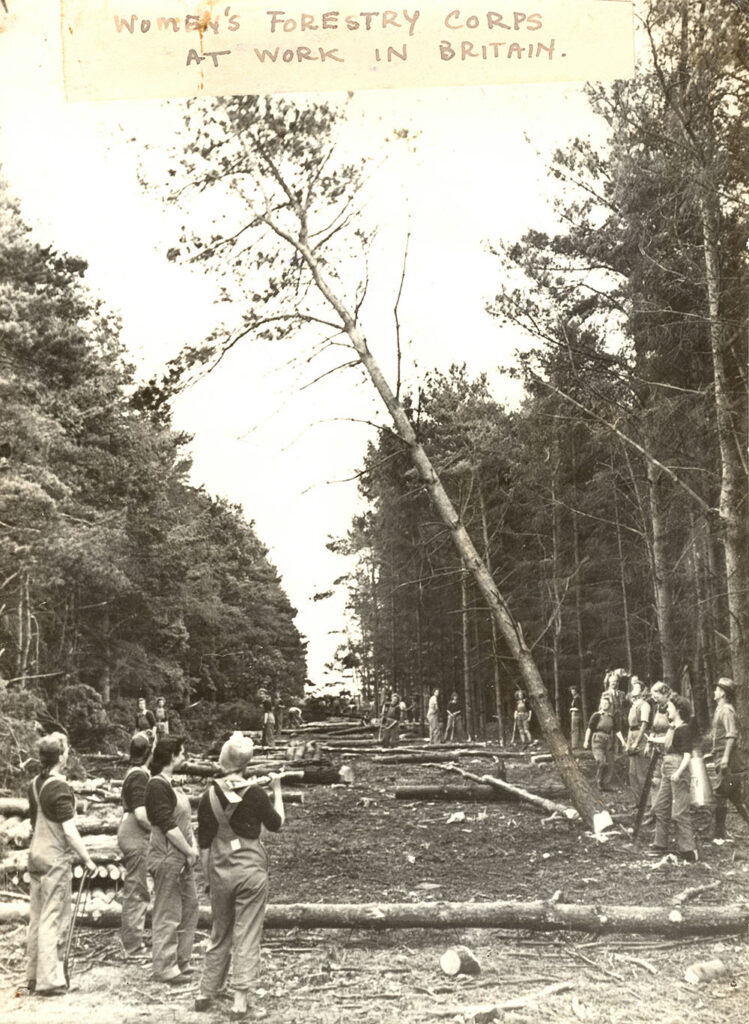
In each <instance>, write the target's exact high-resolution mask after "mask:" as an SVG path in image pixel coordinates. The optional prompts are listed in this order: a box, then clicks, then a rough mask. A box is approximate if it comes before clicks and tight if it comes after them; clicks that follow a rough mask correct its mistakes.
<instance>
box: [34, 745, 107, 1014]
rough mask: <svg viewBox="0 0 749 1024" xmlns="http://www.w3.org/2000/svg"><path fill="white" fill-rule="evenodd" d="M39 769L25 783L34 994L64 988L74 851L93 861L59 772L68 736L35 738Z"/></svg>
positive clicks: (88, 862) (69, 791) (70, 794)
mask: <svg viewBox="0 0 749 1024" xmlns="http://www.w3.org/2000/svg"><path fill="white" fill-rule="evenodd" d="M38 751H39V763H40V765H41V771H40V773H39V774H38V775H37V777H36V778H35V779H34V781H33V782H32V783H31V785H30V786H29V792H28V796H29V815H30V818H31V828H32V830H33V831H32V833H31V844H30V846H29V876H30V883H29V884H30V887H31V896H30V902H29V930H28V967H27V978H28V982H27V984H28V987H29V991H31V992H36V994H37V995H38V996H55V995H60V994H62V993H63V992H65V991H66V990H67V984H66V981H65V973H64V969H63V955H62V953H63V945H64V943H65V936H66V933H67V930H68V927H69V925H70V898H71V880H70V865H71V862H72V859H73V854H74V853H76V854H78V856H79V857H80V858H81V860H82V861H83V863H84V864H85V865H86V868H87V869H88V870H89V871H94V870H95V868H96V865H95V864H94V862H93V861H92V860H91V858H90V856H89V854H88V850H87V849H86V845H85V843H84V842H83V840H82V839H81V837H80V835H79V833H78V829H77V828H76V825H75V796H74V794H73V790H72V789H71V788H70V786H69V785H68V784H67V782H66V781H65V779H64V777H63V775H62V771H63V768H64V767H65V762H66V761H67V759H68V740H67V737H66V736H64V735H63V734H62V733H61V732H53V733H50V735H49V736H43V737H42V738H41V739H40V740H39V746H38Z"/></svg>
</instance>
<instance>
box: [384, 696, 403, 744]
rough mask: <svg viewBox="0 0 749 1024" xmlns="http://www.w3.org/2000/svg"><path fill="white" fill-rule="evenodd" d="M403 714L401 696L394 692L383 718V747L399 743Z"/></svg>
mask: <svg viewBox="0 0 749 1024" xmlns="http://www.w3.org/2000/svg"><path fill="white" fill-rule="evenodd" d="M402 714H403V712H402V711H401V700H400V697H399V696H398V694H397V693H394V694H393V696H392V697H391V698H390V703H389V704H388V706H387V707H386V708H385V714H384V715H383V718H382V726H381V732H382V740H381V742H382V745H383V747H394V746H395V745H396V744H397V743H398V739H399V737H400V723H401V717H402Z"/></svg>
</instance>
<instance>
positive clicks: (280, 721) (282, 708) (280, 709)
mask: <svg viewBox="0 0 749 1024" xmlns="http://www.w3.org/2000/svg"><path fill="white" fill-rule="evenodd" d="M275 715H276V730H277V732H278V735H279V736H280V735H281V733H282V732H283V731H284V729H285V728H286V705H285V704H284V702H283V701H282V700H279V701H278V703H277V704H276V710H275Z"/></svg>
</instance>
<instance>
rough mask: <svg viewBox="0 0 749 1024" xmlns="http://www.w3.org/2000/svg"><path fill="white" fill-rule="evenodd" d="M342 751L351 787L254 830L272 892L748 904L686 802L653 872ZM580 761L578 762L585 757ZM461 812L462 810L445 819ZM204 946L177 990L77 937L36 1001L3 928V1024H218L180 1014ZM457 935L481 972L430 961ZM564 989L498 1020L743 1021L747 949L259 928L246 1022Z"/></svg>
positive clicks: (443, 1010)
mask: <svg viewBox="0 0 749 1024" xmlns="http://www.w3.org/2000/svg"><path fill="white" fill-rule="evenodd" d="M346 760H347V761H348V763H350V764H352V765H353V767H354V769H355V771H356V782H355V784H354V785H353V786H351V787H326V786H317V787H308V788H307V790H306V792H305V803H304V804H302V805H298V804H296V805H290V806H288V808H287V821H286V826H285V828H284V829H283V831H282V832H281V833H280V834H279V835H269V836H267V837H266V845H267V847H268V850H269V854H270V859H271V895H270V900H271V902H273V903H291V902H305V903H306V902H321V903H328V902H336V903H341V902H354V903H355V902H376V901H381V902H425V901H430V900H440V901H441V900H476V901H489V900H496V899H513V900H519V901H524V900H525V901H530V900H536V899H549V898H551V897H552V896H553V895H554V894H556V893H558V892H560V893H561V896H560V897H559V898H560V899H561V901H562V902H569V903H603V904H636V905H663V906H666V905H669V904H670V903H671V901H672V899H673V897H674V896H675V895H676V894H677V893H679V892H682V891H683V890H684V889H686V888H688V887H691V886H699V885H704V884H707V883H711V882H715V881H719V882H720V885H719V887H718V888H717V889H713V890H711V891H709V892H706V893H703V894H700V895H698V896H696V897H695V898H694V900H693V901H692V905H694V906H699V905H708V904H709V905H713V904H720V905H728V904H736V903H741V902H746V900H747V898H749V844H747V838H749V832H748V831H747V828H746V826H745V825H744V824H743V823H741V822H740V821H739V819H738V818H737V817H736V816H735V815H734V814H733V813H731V814H730V815H729V828H730V829H732V836H733V839H732V841H729V842H727V843H726V844H725V845H723V846H720V847H719V846H716V845H714V844H712V843H711V842H710V841H709V839H708V838H707V836H708V825H709V814H708V813H707V812H702V811H700V812H697V823H698V839H699V847H700V857H701V859H700V861H699V862H698V863H697V864H694V865H683V864H681V863H679V864H667V865H664V866H660V867H656V864H657V859H655V858H653V857H652V856H649V855H648V846H647V840H648V838H649V837H648V836H645V837H644V840H643V841H640V842H638V843H637V844H633V843H632V842H631V841H630V840H629V838H628V837H627V836H626V835H625V833H624V832H623V831H621V830H620V831H619V832H618V834H617V835H616V837H615V838H613V839H611V840H610V841H609V842H607V843H605V844H603V845H602V844H599V843H598V842H597V841H596V840H595V839H594V837H593V836H592V835H591V834H590V833H586V832H585V830H584V829H583V828H582V827H581V826H579V825H574V824H572V825H570V824H568V823H567V822H564V821H546V822H545V821H544V820H543V819H544V815H543V813H542V812H537V811H536V810H534V809H532V808H530V807H526V806H524V805H518V804H496V803H495V804H485V805H481V804H464V805H456V804H447V803H405V802H402V801H396V800H395V799H394V796H393V792H394V789H395V787H396V785H400V784H407V783H427V782H440V783H444V782H446V781H448V776H447V775H446V774H445V773H443V772H438V771H437V770H436V769H434V768H428V767H423V766H418V765H417V766H410V765H409V766H400V765H399V766H393V765H387V766H386V765H382V764H377V763H375V762H373V761H372V759H371V756H369V755H356V756H352V757H347V758H346ZM583 764H584V766H585V770H586V771H590V767H591V765H590V763H589V762H587V761H585V762H583ZM461 766H462V767H464V768H468V769H470V770H473V771H476V772H478V773H482V772H483V771H485V770H487V761H486V760H484V759H482V760H481V761H477V762H476V764H473V763H471V762H470V761H467V760H465V759H463V760H461ZM622 767H623V766H622ZM508 780H509V781H511V782H516V783H517V784H518V785H521V786H526V787H527V788H530V789H533V788H536V789H541V788H548V787H549V786H550V785H554V784H557V785H558V784H559V779H558V778H557V777H556V773H555V769H554V768H553V767H549V766H546V765H543V766H531V765H530V764H529V763H528V762H527V761H519V760H511V761H509V762H508ZM450 781H455V782H460V781H461V780H460V779H459V778H458V777H457V776H456V777H454V778H451V779H450ZM461 810H462V811H463V812H464V813H465V820H463V821H456V822H452V823H450V824H448V823H447V819H448V818H450V816H451V815H453V814H454V813H455V812H456V811H461ZM628 810H631V805H630V802H629V800H628V798H627V796H626V795H625V792H624V790H620V791H618V792H617V793H616V794H614V796H613V802H612V811H614V812H626V811H628ZM201 902H205V900H201ZM206 938H207V936H206V935H205V934H204V933H200V934H199V935H198V942H197V944H196V951H195V955H194V959H193V964H194V966H195V968H196V974H195V979H194V982H193V983H192V984H191V985H190V986H185V987H184V988H183V989H180V990H178V991H176V992H174V991H172V990H168V989H167V988H166V986H163V985H159V984H157V983H155V982H153V981H152V980H151V972H150V963H149V961H148V959H143V960H142V961H138V962H135V963H127V964H124V963H122V961H121V960H120V958H119V955H118V940H117V936H116V935H115V934H114V933H112V932H98V931H95V930H92V929H85V930H82V931H81V932H80V933H79V937H78V940H77V950H76V959H75V967H74V971H75V974H74V979H73V985H72V990H71V991H70V993H69V994H67V995H65V996H62V997H58V998H56V999H48V1000H43V999H40V998H35V997H34V996H30V995H29V994H28V993H27V992H26V990H25V989H23V988H20V987H19V986H21V985H22V983H23V968H24V948H23V946H24V939H25V927H23V926H17V925H16V926H9V927H7V928H5V930H4V931H3V932H2V933H0V962H1V963H2V967H0V971H2V979H3V986H2V987H3V991H2V995H1V996H0V1019H2V1020H3V1021H8V1022H17V1024H26V1022H28V1024H41V1022H45V1024H46V1022H61V1024H62V1022H69V1021H71V1022H72V1021H76V1020H77V1021H89V1022H97V1024H98V1022H106V1024H136V1022H143V1024H147V1022H149V1021H153V1022H154V1024H156V1022H158V1024H164V1022H169V1021H177V1020H179V1021H182V1022H192V1021H194V1022H195V1024H198V1022H199V1021H201V1020H203V1021H206V1022H208V1024H211V1022H214V1024H215V1022H216V1021H219V1020H222V1019H228V1008H229V1005H230V1004H229V1003H225V1004H224V1003H219V1004H217V1008H216V1009H213V1010H211V1011H209V1012H208V1013H202V1014H199V1013H195V1012H194V1011H193V1010H192V1002H193V999H194V997H195V994H196V991H197V986H198V979H199V968H200V964H201V959H202V956H201V954H202V951H203V949H204V946H205V940H206ZM457 942H462V943H465V944H467V945H468V946H470V948H471V949H472V950H473V951H474V953H475V954H476V956H477V957H478V959H479V961H480V963H481V965H482V972H481V974H480V975H479V976H478V977H476V978H467V977H457V978H448V977H447V976H445V975H444V974H443V973H442V972H441V971H440V968H439V959H440V956H441V954H442V953H443V952H444V950H445V949H446V948H447V947H448V946H450V945H453V944H455V943H457ZM716 957H717V958H720V959H721V960H722V961H723V962H724V963H725V964H726V966H727V967H728V969H729V974H728V975H727V976H726V977H724V978H722V979H721V980H717V981H714V982H711V983H707V984H703V985H699V986H693V985H690V984H687V983H686V982H685V980H684V971H685V968H686V967H687V966H688V965H689V964H691V963H694V962H695V961H699V960H706V959H712V958H716ZM559 982H567V983H569V985H570V987H569V988H568V989H566V990H564V991H562V992H559V993H558V994H554V995H547V996H546V997H545V998H543V999H541V1000H540V1001H539V1002H537V1003H535V1004H534V1003H531V1004H530V1005H527V1006H525V1007H521V1008H517V1009H506V1010H504V1011H503V1012H502V1017H501V1019H503V1020H506V1021H510V1022H518V1024H536V1022H540V1021H552V1020H553V1021H556V1022H558V1024H577V1022H579V1021H590V1022H593V1024H598V1022H612V1024H619V1022H621V1024H640V1022H642V1024H646V1022H647V1024H650V1022H651V1021H658V1022H659V1024H684V1022H687V1024H688V1022H691V1021H695V1022H697V1021H699V1022H700V1024H734V1022H735V1024H739V1022H741V1024H743V1022H744V1021H745V1020H746V1019H747V1007H748V1006H749V983H748V982H747V944H746V940H745V939H743V938H737V937H715V938H708V939H705V938H699V939H686V940H678V941H675V940H672V939H663V938H657V937H644V936H629V935H627V936H608V937H605V936H603V937H596V936H595V935H587V934H582V933H572V932H569V933H546V934H539V933H531V932H517V931H515V932H509V931H493V930H484V929H481V930H480V929H472V930H470V931H463V930H460V929H456V930H453V931H433V930H432V931H430V930H408V931H404V930H390V931H380V932H372V931H359V930H354V929H350V930H339V931H329V930H319V931H304V930H300V929H299V930H294V931H287V932H280V931H271V930H269V931H267V932H266V934H265V938H264V948H263V963H262V974H261V977H260V978H259V979H258V989H257V992H256V995H255V1003H254V1007H255V1015H256V1016H258V1017H262V1018H263V1019H265V1020H267V1021H268V1022H270V1024H297V1022H300V1021H304V1022H305V1024H316V1022H319V1024H338V1022H344V1021H346V1022H348V1021H349V1020H351V1019H355V1020H356V1021H357V1022H362V1024H364V1022H371V1024H390V1022H401V1021H402V1022H405V1024H415V1022H422V1021H429V1020H439V1019H440V1018H442V1019H446V1020H455V1021H458V1022H460V1021H464V1020H466V1019H470V1016H471V1014H470V1012H469V1011H470V1008H475V1007H476V1006H477V1005H478V1004H502V1003H505V1002H507V1001H510V1000H513V999H516V998H519V997H523V996H525V997H528V996H533V995H534V994H538V993H540V992H541V991H542V990H543V989H544V988H545V987H546V986H547V985H551V984H554V983H559Z"/></svg>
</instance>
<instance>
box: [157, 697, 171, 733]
mask: <svg viewBox="0 0 749 1024" xmlns="http://www.w3.org/2000/svg"><path fill="white" fill-rule="evenodd" d="M154 718H155V720H156V735H157V736H158V737H159V738H160V737H162V736H168V735H169V719H168V718H167V713H166V701H165V700H164V698H163V697H157V699H156V711H155V712H154Z"/></svg>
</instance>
